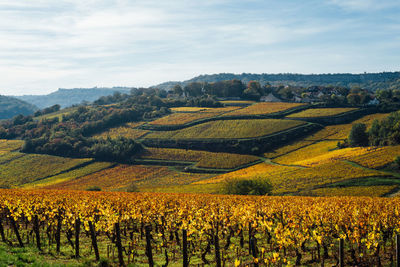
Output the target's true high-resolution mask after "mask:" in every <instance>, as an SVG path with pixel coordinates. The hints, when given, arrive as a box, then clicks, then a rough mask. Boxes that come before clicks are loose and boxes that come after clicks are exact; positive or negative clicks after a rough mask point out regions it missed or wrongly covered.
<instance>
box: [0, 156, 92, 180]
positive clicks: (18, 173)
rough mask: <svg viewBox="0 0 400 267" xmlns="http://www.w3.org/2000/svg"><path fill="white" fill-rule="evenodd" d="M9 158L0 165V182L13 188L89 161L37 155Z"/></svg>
mask: <svg viewBox="0 0 400 267" xmlns="http://www.w3.org/2000/svg"><path fill="white" fill-rule="evenodd" d="M14 155H15V157H14ZM10 156H12V158H10V160H9V161H5V162H3V163H2V164H1V165H0V182H1V183H3V184H5V183H7V184H8V185H14V186H15V185H21V184H25V183H29V182H33V181H35V180H40V179H44V178H47V177H50V176H53V175H56V174H58V173H61V172H64V171H67V170H69V169H71V168H74V167H77V166H79V165H82V164H84V163H87V162H89V161H91V159H71V158H64V157H56V156H49V155H37V154H22V155H21V154H19V153H17V154H11V155H10ZM28 166H30V167H28ZM39 166H40V167H39Z"/></svg>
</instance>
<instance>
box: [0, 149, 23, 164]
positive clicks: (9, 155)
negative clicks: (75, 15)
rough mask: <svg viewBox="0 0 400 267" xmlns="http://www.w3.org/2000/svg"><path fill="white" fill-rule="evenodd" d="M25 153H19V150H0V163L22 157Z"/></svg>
mask: <svg viewBox="0 0 400 267" xmlns="http://www.w3.org/2000/svg"><path fill="white" fill-rule="evenodd" d="M24 155H25V154H23V153H20V152H6V151H4V152H2V153H0V164H5V163H7V162H9V161H12V160H14V159H17V158H20V157H23V156H24Z"/></svg>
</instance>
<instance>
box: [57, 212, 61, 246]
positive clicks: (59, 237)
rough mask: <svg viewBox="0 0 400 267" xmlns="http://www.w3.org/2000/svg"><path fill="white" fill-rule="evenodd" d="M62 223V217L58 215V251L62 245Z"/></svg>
mask: <svg viewBox="0 0 400 267" xmlns="http://www.w3.org/2000/svg"><path fill="white" fill-rule="evenodd" d="M61 224H62V217H61V216H60V215H58V218H57V230H56V251H57V253H59V252H60V247H61Z"/></svg>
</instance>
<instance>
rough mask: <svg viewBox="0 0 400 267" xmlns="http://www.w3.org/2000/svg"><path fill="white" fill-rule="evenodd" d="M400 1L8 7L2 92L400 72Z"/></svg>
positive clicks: (0, 66)
mask: <svg viewBox="0 0 400 267" xmlns="http://www.w3.org/2000/svg"><path fill="white" fill-rule="evenodd" d="M399 48H400V1H398V0H302V1H300V0H281V1H279V0H231V1H228V0H214V1H211V0H202V1H197V0H192V1H189V0H168V1H153V0H143V1H141V0H138V1H136V0H131V1H128V0H85V1H82V0H34V1H31V0H0V94H2V95H23V94H47V93H50V92H52V91H55V90H57V89H58V88H75V87H80V88H85V87H94V86H98V87H112V86H127V87H147V86H151V85H156V84H159V83H162V82H166V81H176V80H178V81H182V80H187V79H190V78H192V77H195V76H198V75H201V74H213V73H222V72H225V73H227V72H229V73H243V72H246V73H288V72H291V73H305V74H307V73H345V72H346V73H362V72H382V71H399V70H400V66H399V64H400V52H399Z"/></svg>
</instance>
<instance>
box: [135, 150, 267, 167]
mask: <svg viewBox="0 0 400 267" xmlns="http://www.w3.org/2000/svg"><path fill="white" fill-rule="evenodd" d="M141 158H142V159H152V160H174V161H186V162H197V163H196V166H197V167H200V168H212V169H233V168H237V167H240V166H242V165H245V164H248V163H251V162H255V161H257V160H259V157H256V156H252V155H240V154H233V153H215V152H208V151H201V150H189V149H175V148H147V149H146V151H145V152H144V153H143V154H142V155H141Z"/></svg>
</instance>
